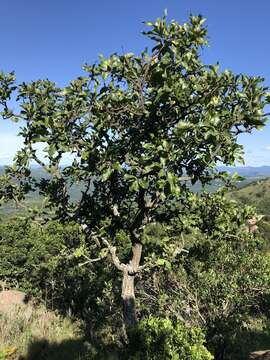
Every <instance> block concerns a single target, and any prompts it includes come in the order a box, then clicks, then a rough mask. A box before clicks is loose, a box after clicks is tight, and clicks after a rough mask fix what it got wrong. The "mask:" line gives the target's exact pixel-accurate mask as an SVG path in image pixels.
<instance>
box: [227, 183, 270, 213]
mask: <svg viewBox="0 0 270 360" xmlns="http://www.w3.org/2000/svg"><path fill="white" fill-rule="evenodd" d="M230 197H231V198H232V199H235V200H238V201H240V202H241V203H243V204H249V205H254V206H256V208H257V210H258V212H259V213H260V214H264V215H267V216H269V215H270V178H265V179H261V180H258V181H254V182H252V183H251V184H247V185H244V186H242V187H240V188H239V189H237V190H235V191H232V192H231V193H230Z"/></svg>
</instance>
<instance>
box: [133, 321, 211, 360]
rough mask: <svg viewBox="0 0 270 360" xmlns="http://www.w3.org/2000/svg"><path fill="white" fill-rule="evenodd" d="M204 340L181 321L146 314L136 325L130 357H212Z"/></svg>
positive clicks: (191, 359) (138, 359) (149, 359)
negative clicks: (145, 317) (146, 316)
mask: <svg viewBox="0 0 270 360" xmlns="http://www.w3.org/2000/svg"><path fill="white" fill-rule="evenodd" d="M204 342H205V339H204V335H203V332H202V330H201V329H199V328H195V327H194V328H189V327H186V326H185V325H184V323H182V322H180V321H177V322H174V323H173V322H172V321H171V320H169V319H167V318H164V319H162V318H156V317H149V318H147V319H144V320H142V321H141V322H140V323H139V325H138V329H137V331H136V333H135V334H134V337H133V342H132V344H131V349H133V350H131V351H130V352H131V355H130V356H129V359H130V360H131V359H132V360H143V359H147V360H160V359H168V360H169V359H171V360H187V359H189V360H211V359H213V356H212V355H211V354H210V353H209V351H208V350H207V349H206V347H205V346H204ZM138 349H139V350H138ZM132 353H134V354H132Z"/></svg>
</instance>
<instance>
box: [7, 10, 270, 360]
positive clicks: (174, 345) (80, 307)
mask: <svg viewBox="0 0 270 360" xmlns="http://www.w3.org/2000/svg"><path fill="white" fill-rule="evenodd" d="M147 25H148V26H149V27H150V30H149V31H147V32H145V35H146V36H147V37H148V38H150V39H151V40H153V41H154V47H153V49H152V50H151V51H148V50H147V49H146V50H145V51H143V52H142V53H141V54H140V55H139V56H136V55H134V54H126V55H121V56H118V55H117V54H113V55H112V56H110V57H109V58H108V59H105V58H103V57H101V58H100V61H99V63H97V64H94V65H86V66H85V71H86V74H87V75H86V76H84V77H79V78H78V79H76V80H73V81H72V82H71V83H70V84H69V85H68V86H67V87H65V88H58V87H56V85H55V84H54V83H52V82H50V81H49V80H38V81H35V82H31V83H28V84H27V83H22V84H19V85H16V84H15V75H14V74H13V73H9V74H1V75H0V105H1V107H2V112H1V115H2V117H3V118H10V119H12V120H15V121H21V122H22V123H23V125H22V127H21V131H20V135H21V136H23V138H24V147H23V148H22V149H21V150H20V151H19V152H18V153H17V155H16V158H15V160H14V164H13V166H11V167H9V168H7V169H6V171H5V173H4V174H3V175H2V176H1V178H0V201H1V202H5V201H10V200H14V201H15V203H16V204H18V205H20V204H22V203H23V201H24V200H25V198H26V197H27V196H29V194H31V193H34V194H38V195H39V196H42V198H43V199H44V202H43V204H42V206H40V207H39V208H36V209H32V210H31V212H30V216H28V217H27V216H26V217H24V218H22V217H21V218H14V219H10V220H8V221H5V222H3V223H1V224H0V239H1V242H0V250H1V252H3V253H4V254H5V256H4V257H3V258H2V259H1V260H0V261H1V263H0V265H1V271H0V278H2V279H3V280H5V281H7V282H8V283H9V284H11V285H13V284H14V285H18V286H19V287H20V288H22V289H24V290H26V291H28V292H30V293H32V294H34V295H35V296H36V297H37V298H38V297H39V298H40V299H43V301H45V304H46V306H47V307H50V308H52V309H54V310H56V311H59V312H61V313H62V314H68V313H69V314H72V315H73V316H75V317H77V318H80V319H81V320H82V321H83V327H84V328H83V330H84V333H85V334H86V335H87V341H88V344H89V346H90V348H91V353H89V351H90V350H89V351H88V355H85V356H88V358H93V359H95V358H97V359H101V358H102V356H103V357H104V359H108V358H109V352H108V350H109V349H110V352H111V353H112V355H110V356H112V357H114V358H115V359H121V358H123V359H130V360H132V359H133V360H135V359H138V360H139V359H149V360H154V359H160V358H166V359H180V360H184V359H190V360H199V359H200V360H207V359H209V360H210V359H212V358H213V356H212V355H211V354H210V352H211V353H212V354H213V355H214V357H215V359H217V360H218V359H224V360H225V359H237V358H239V359H241V356H243V357H242V358H245V357H246V355H247V352H248V351H249V350H250V349H249V348H248V347H247V348H246V349H245V353H242V354H241V355H239V353H238V349H240V348H241V346H242V343H241V339H237V336H238V335H239V334H240V333H241V332H244V330H245V329H247V328H251V327H252V325H251V323H252V321H253V319H255V318H256V317H257V318H259V319H261V321H267V320H265V319H268V310H267V309H268V308H269V301H270V297H269V295H270V294H269V286H268V284H269V278H270V274H269V269H270V267H269V260H270V259H269V255H268V254H266V250H265V239H264V238H263V237H261V236H260V234H259V233H258V234H256V233H254V232H251V231H249V229H248V227H247V223H248V221H249V220H250V219H255V220H256V219H257V220H259V217H258V215H257V214H256V211H255V208H253V207H252V206H239V205H238V204H237V203H236V202H235V201H231V200H230V199H228V198H227V197H226V192H227V188H228V187H229V185H230V184H231V181H232V180H238V176H236V175H234V176H233V177H232V178H231V177H230V176H229V174H228V173H226V172H220V171H218V170H217V164H218V163H219V162H222V163H224V164H225V165H233V164H234V163H235V161H241V160H242V146H241V145H239V144H238V143H237V138H238V135H239V134H241V133H245V132H251V131H252V130H253V129H258V128H261V127H262V126H263V125H264V123H265V119H266V115H265V114H264V108H265V106H266V105H267V104H268V103H269V100H270V99H269V94H268V93H267V91H268V88H267V87H265V86H264V85H263V83H262V81H263V79H262V78H260V77H248V76H245V75H234V74H233V73H232V72H231V71H228V70H226V71H224V72H221V71H219V69H218V66H217V65H205V64H203V63H202V61H201V58H200V50H201V47H202V46H203V45H205V44H206V43H207V41H206V33H207V32H206V28H205V26H204V19H203V18H202V17H201V16H191V17H190V21H189V22H188V23H185V24H183V25H180V24H178V23H177V22H176V21H172V22H171V23H167V22H166V18H165V17H164V18H163V19H158V20H157V21H156V22H154V23H147ZM13 94H16V99H17V105H18V108H19V109H20V110H19V113H17V114H15V113H14V112H13V111H12V110H11V109H10V107H9V100H11V98H12V96H13ZM37 146H38V147H39V148H40V146H43V151H42V152H40V151H38V147H37ZM67 155H68V156H69V157H70V158H71V164H70V165H69V166H66V167H63V166H62V165H61V164H62V161H63V158H64V157H65V156H67ZM33 161H34V162H35V163H36V164H38V165H39V166H40V167H42V169H43V175H42V176H41V177H36V176H35V175H34V172H33V168H32V166H31V165H32V162H33ZM213 181H218V182H222V183H224V185H225V187H222V188H221V189H219V190H218V191H216V192H215V193H213V194H210V193H209V192H207V185H208V184H210V183H212V182H213ZM188 182H191V184H193V185H194V184H201V185H202V187H203V191H201V192H200V193H198V194H197V193H194V192H193V191H192V189H191V188H190V186H189V184H188ZM76 184H77V185H79V186H80V196H79V197H77V198H76V199H74V198H72V197H71V195H70V193H71V189H72V188H74V186H76ZM241 191H242V190H241ZM135 284H136V297H135ZM120 287H122V291H121V294H120V291H118V289H119V288H120ZM121 308H122V310H121ZM205 340H206V344H205ZM250 345H251V346H252V344H250ZM207 349H208V350H207ZM209 351H210V352H209ZM101 354H102V355H101ZM76 356H77V355H76Z"/></svg>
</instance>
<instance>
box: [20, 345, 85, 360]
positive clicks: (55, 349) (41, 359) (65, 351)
mask: <svg viewBox="0 0 270 360" xmlns="http://www.w3.org/2000/svg"><path fill="white" fill-rule="evenodd" d="M88 351H89V348H88V346H87V344H86V343H85V342H84V341H83V340H65V341H63V342H61V343H51V342H48V341H47V340H36V341H35V342H33V343H32V344H31V345H30V346H29V348H28V353H27V355H26V356H25V357H20V358H19V359H20V360H37V359H38V360H83V359H86V357H85V356H86V353H87V352H88ZM87 359H89V360H90V359H91V356H90V357H87Z"/></svg>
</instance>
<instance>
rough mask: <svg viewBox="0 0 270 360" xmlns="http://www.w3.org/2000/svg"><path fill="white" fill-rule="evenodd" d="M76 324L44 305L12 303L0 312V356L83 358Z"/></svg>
mask: <svg viewBox="0 0 270 360" xmlns="http://www.w3.org/2000/svg"><path fill="white" fill-rule="evenodd" d="M83 350H84V343H83V340H82V336H81V333H80V327H79V324H78V323H76V322H72V321H71V320H70V319H67V318H62V317H60V316H59V315H56V314H55V313H53V312H50V311H48V310H46V309H45V307H43V306H38V307H36V308H34V307H33V306H31V305H25V306H13V307H11V308H10V309H9V311H7V312H5V313H0V360H2V359H10V360H11V359H12V360H13V359H27V360H31V359H53V360H54V359H55V360H56V359H57V360H60V359H65V360H68V359H72V360H74V359H82V357H81V355H80V354H81V353H83Z"/></svg>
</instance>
